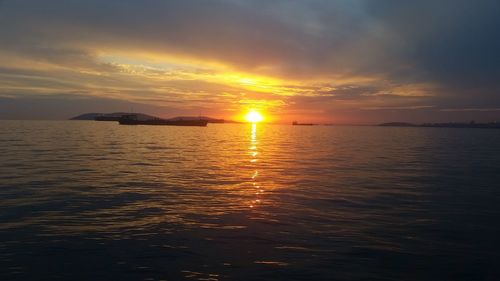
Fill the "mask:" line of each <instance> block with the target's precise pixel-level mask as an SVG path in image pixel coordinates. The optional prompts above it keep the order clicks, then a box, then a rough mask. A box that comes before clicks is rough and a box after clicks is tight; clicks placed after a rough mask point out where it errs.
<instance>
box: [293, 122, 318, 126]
mask: <svg viewBox="0 0 500 281" xmlns="http://www.w3.org/2000/svg"><path fill="white" fill-rule="evenodd" d="M292 125H294V126H314V125H315V124H312V123H299V122H297V121H293V123H292Z"/></svg>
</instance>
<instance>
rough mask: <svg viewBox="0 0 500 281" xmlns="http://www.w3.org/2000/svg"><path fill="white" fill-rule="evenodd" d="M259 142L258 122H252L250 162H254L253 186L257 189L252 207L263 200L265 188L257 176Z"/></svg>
mask: <svg viewBox="0 0 500 281" xmlns="http://www.w3.org/2000/svg"><path fill="white" fill-rule="evenodd" d="M258 143H259V142H258V140H257V124H256V123H253V124H252V131H251V134H250V147H249V148H248V150H249V152H248V153H249V154H250V163H252V164H253V168H254V171H253V173H252V186H253V188H254V189H255V195H256V196H255V199H254V200H252V202H251V203H250V208H254V207H255V206H256V205H257V204H259V203H260V202H261V199H260V196H261V195H262V193H263V192H264V190H263V189H262V186H261V184H260V183H259V181H258V180H257V178H258V176H259V167H258V162H259V159H258V155H259V151H258V149H257V148H258Z"/></svg>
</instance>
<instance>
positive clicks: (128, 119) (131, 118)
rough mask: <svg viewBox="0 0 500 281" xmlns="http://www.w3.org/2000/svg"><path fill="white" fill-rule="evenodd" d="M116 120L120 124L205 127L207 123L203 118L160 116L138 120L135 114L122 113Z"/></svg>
mask: <svg viewBox="0 0 500 281" xmlns="http://www.w3.org/2000/svg"><path fill="white" fill-rule="evenodd" d="M118 122H119V123H120V125H154V126H198V127H206V126H207V123H208V121H207V120H203V119H195V120H192V119H191V120H184V119H176V120H168V119H161V118H153V119H146V120H139V118H138V117H137V115H135V114H128V115H123V116H122V117H121V118H120V119H119V120H118Z"/></svg>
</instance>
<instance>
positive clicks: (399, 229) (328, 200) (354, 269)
mask: <svg viewBox="0 0 500 281" xmlns="http://www.w3.org/2000/svg"><path fill="white" fill-rule="evenodd" d="M499 250H500V130H495V129H466V128H464V129H458V128H404V127H376V126H291V125H273V124H208V126H207V127H175V126H121V125H118V124H117V123H114V122H94V121H0V280H5V281H9V280H214V281H215V280H366V281H368V280H467V281H469V280H500V252H499Z"/></svg>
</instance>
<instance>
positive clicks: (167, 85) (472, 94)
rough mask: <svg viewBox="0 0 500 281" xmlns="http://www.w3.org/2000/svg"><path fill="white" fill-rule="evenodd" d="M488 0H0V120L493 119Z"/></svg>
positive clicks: (498, 20) (499, 112) (498, 71)
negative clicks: (119, 115) (106, 116)
mask: <svg viewBox="0 0 500 281" xmlns="http://www.w3.org/2000/svg"><path fill="white" fill-rule="evenodd" d="M499 14H500V2H499V1H497V0H477V1H468V0H467V1H465V0H440V1H435V0H432V1H431V0H420V1H396V0H377V1H373V0H343V1H341V0H287V1H285V0H275V1H268V0H255V1H252V0H248V1H247V0H168V1H166V0H165V1H160V0H106V1H102V0H64V1H63V0H61V1H56V0H54V1H51V0H44V1H41V0H0V119H66V118H69V117H72V116H75V115H78V114H81V113H87V112H116V111H131V110H133V111H135V112H144V113H149V114H153V115H157V116H161V117H173V116H178V115H205V116H211V117H218V118H225V119H239V118H241V116H242V114H244V112H246V111H248V110H250V109H254V110H258V111H261V112H262V113H263V114H264V115H265V116H266V119H267V121H269V122H285V123H286V122H291V121H293V120H299V121H301V122H322V123H339V124H365V123H366V124H370V123H379V122H390V121H403V122H449V121H470V120H476V121H480V122H489V121H500V92H499V90H500V54H499V51H500V28H499V26H500V17H499V16H498V15H499Z"/></svg>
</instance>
